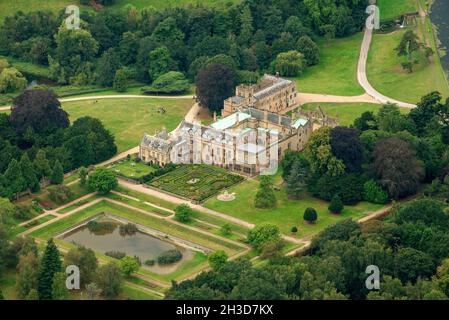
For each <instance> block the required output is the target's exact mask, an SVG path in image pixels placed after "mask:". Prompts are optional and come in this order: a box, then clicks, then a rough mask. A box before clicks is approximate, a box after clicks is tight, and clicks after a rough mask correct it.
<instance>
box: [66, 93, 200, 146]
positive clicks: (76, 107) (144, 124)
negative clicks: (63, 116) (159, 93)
mask: <svg viewBox="0 0 449 320" xmlns="http://www.w3.org/2000/svg"><path fill="white" fill-rule="evenodd" d="M192 105H193V100H190V99H142V98H135V99H104V100H87V101H76V102H64V103H63V104H62V106H63V108H64V110H66V111H67V112H68V113H69V114H70V120H71V121H72V122H73V121H75V120H76V119H78V118H80V117H83V116H90V117H94V118H98V119H100V120H101V121H102V122H103V124H104V125H105V127H106V128H107V129H108V130H110V131H111V133H112V134H113V135H114V136H115V141H116V143H117V146H118V152H122V151H126V150H129V149H131V148H133V147H135V146H137V145H138V144H139V142H140V140H141V139H142V136H143V134H144V133H149V134H153V133H154V131H155V130H161V129H162V127H165V128H167V130H169V131H171V130H173V129H175V128H176V127H177V126H178V124H179V122H180V121H181V120H182V119H183V118H184V115H185V114H186V113H187V112H188V111H189V109H190V107H191V106H192ZM161 106H163V107H164V108H165V110H166V112H165V113H164V114H162V113H159V112H158V111H159V108H160V107H161Z"/></svg>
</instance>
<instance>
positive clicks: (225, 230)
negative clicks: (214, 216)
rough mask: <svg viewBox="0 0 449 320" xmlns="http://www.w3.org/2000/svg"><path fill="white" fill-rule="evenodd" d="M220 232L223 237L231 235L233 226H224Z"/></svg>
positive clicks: (227, 224)
mask: <svg viewBox="0 0 449 320" xmlns="http://www.w3.org/2000/svg"><path fill="white" fill-rule="evenodd" d="M220 231H221V233H222V234H223V235H225V236H226V235H229V234H231V232H232V228H231V225H230V224H229V223H226V224H224V225H223V226H222V227H221V228H220Z"/></svg>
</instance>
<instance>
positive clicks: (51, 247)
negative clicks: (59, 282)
mask: <svg viewBox="0 0 449 320" xmlns="http://www.w3.org/2000/svg"><path fill="white" fill-rule="evenodd" d="M60 271H61V258H60V254H59V250H58V248H57V247H56V245H55V243H54V241H53V239H50V240H48V242H47V247H46V248H45V251H44V255H43V256H42V259H41V262H40V267H39V275H38V293H39V299H40V300H51V299H52V298H53V295H52V292H53V280H54V276H55V274H56V273H58V272H60Z"/></svg>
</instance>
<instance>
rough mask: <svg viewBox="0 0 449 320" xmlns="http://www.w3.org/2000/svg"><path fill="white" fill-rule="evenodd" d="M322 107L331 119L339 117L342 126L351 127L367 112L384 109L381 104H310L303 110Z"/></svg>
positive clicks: (404, 110)
mask: <svg viewBox="0 0 449 320" xmlns="http://www.w3.org/2000/svg"><path fill="white" fill-rule="evenodd" d="M319 106H320V107H321V108H322V109H323V110H324V112H326V113H327V114H328V115H329V116H331V117H338V119H339V120H340V125H342V126H349V125H351V124H353V123H354V120H355V119H356V118H358V117H360V116H361V114H362V113H364V112H366V111H372V112H374V113H377V111H379V109H380V108H381V107H382V105H380V104H374V103H308V104H305V105H303V106H301V108H303V109H305V110H313V109H316V108H318V107H319ZM400 110H401V112H402V113H404V114H405V113H408V112H409V111H410V109H407V108H400Z"/></svg>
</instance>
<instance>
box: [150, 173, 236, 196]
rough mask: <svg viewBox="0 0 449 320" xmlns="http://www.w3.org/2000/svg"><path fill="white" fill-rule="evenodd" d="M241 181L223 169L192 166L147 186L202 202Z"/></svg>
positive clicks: (160, 178)
mask: <svg viewBox="0 0 449 320" xmlns="http://www.w3.org/2000/svg"><path fill="white" fill-rule="evenodd" d="M242 180H243V178H242V177H241V176H238V175H235V174H231V173H229V172H228V171H227V170H225V169H222V168H218V167H214V166H208V165H196V164H194V165H183V166H180V167H178V168H177V169H175V170H173V171H171V172H169V173H167V174H165V175H163V176H161V177H158V178H155V179H153V180H152V181H151V182H150V183H149V184H150V185H151V186H153V187H156V188H158V189H161V190H164V191H167V192H170V193H173V194H177V195H179V196H181V197H184V198H188V199H191V200H194V201H203V200H205V199H207V198H209V197H211V196H213V195H214V194H217V193H218V192H219V191H220V190H222V189H224V188H228V187H230V186H232V185H234V184H236V183H238V182H240V181H242Z"/></svg>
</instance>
